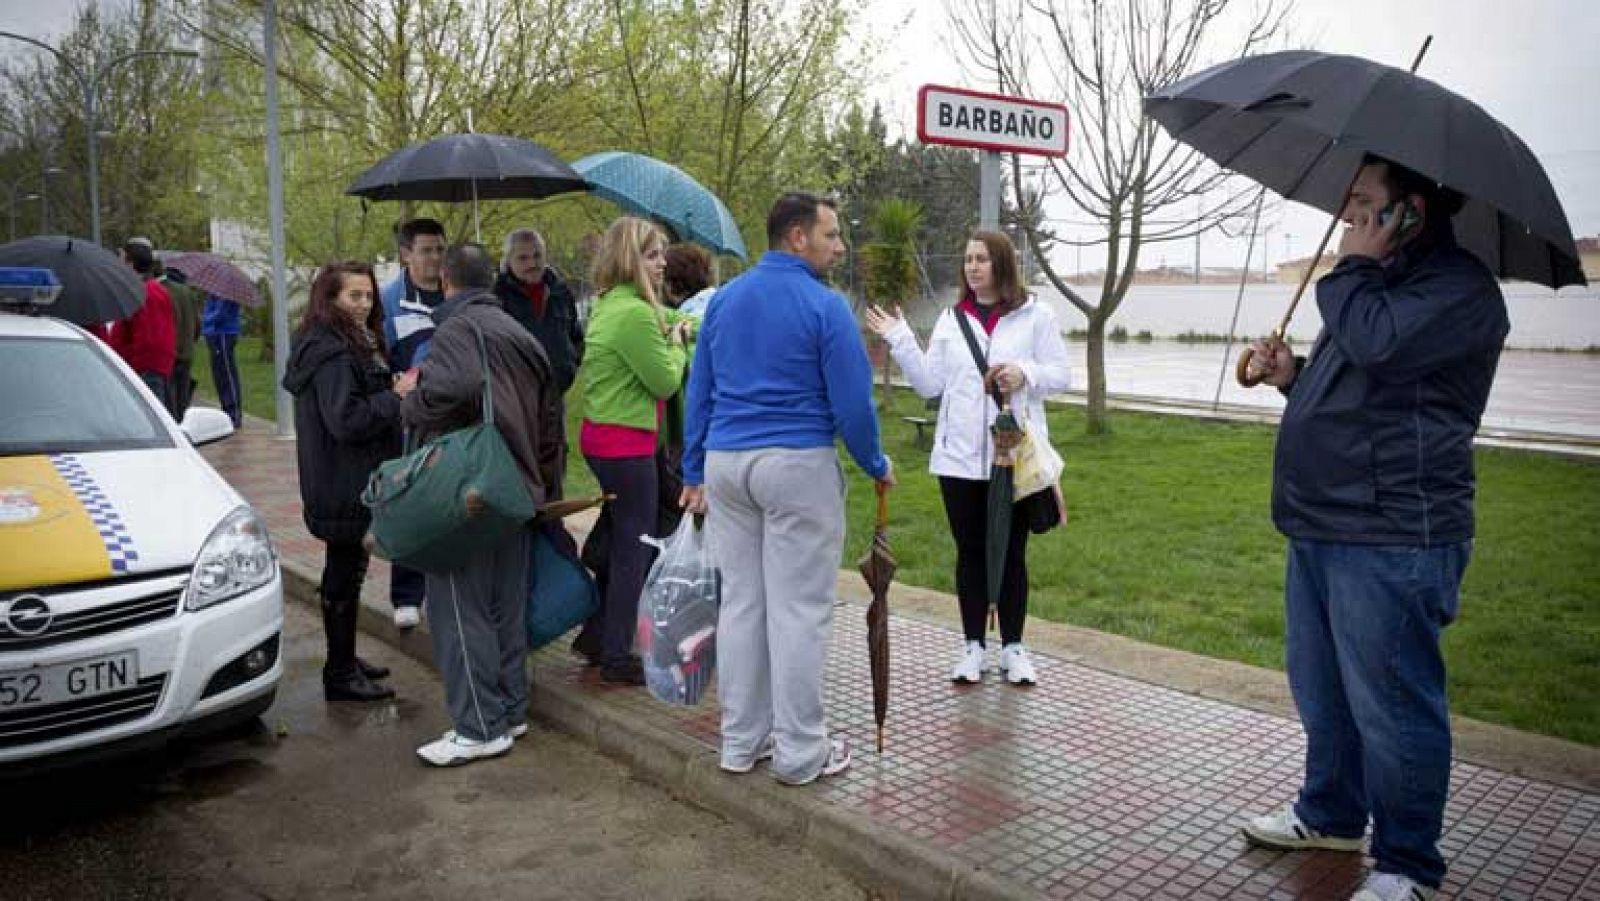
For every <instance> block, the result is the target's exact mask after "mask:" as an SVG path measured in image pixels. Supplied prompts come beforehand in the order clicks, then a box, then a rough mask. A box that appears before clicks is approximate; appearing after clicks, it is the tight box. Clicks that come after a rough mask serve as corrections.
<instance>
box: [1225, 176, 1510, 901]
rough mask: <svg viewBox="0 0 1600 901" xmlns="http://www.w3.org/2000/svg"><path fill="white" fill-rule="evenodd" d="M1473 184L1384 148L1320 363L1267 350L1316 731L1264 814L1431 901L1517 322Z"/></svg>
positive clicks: (1336, 279)
mask: <svg viewBox="0 0 1600 901" xmlns="http://www.w3.org/2000/svg"><path fill="white" fill-rule="evenodd" d="M1460 206H1461V198H1460V196H1459V195H1457V194H1456V193H1455V192H1453V191H1450V190H1449V189H1448V188H1444V187H1442V186H1439V185H1436V184H1435V183H1433V182H1432V181H1431V180H1429V179H1426V178H1423V177H1421V176H1419V175H1417V174H1416V173H1414V172H1411V171H1409V170H1407V169H1404V168H1402V167H1400V166H1398V165H1395V164H1393V163H1388V162H1385V161H1383V160H1379V159H1375V158H1369V159H1368V161H1367V164H1366V165H1364V166H1363V167H1362V169H1361V172H1360V175H1359V177H1358V178H1357V180H1356V182H1355V187H1354V189H1353V191H1352V193H1351V195H1350V201H1349V204H1348V205H1347V206H1346V207H1345V209H1344V212H1343V214H1342V218H1343V219H1344V220H1345V221H1346V222H1347V223H1348V227H1347V228H1346V230H1345V233H1344V237H1343V239H1342V240H1341V241H1340V244H1339V256H1340V259H1339V262H1338V264H1337V265H1336V266H1334V268H1333V271H1332V272H1330V273H1328V275H1326V276H1324V277H1323V278H1322V279H1321V281H1319V282H1318V283H1317V306H1318V308H1319V309H1320V310H1321V312H1322V320H1323V329H1322V333H1321V334H1320V335H1319V336H1318V337H1317V341H1316V344H1315V345H1314V346H1313V347H1312V350H1311V355H1310V357H1309V359H1307V358H1300V357H1295V356H1294V355H1293V354H1291V353H1290V351H1289V349H1288V348H1287V346H1285V345H1284V344H1283V343H1282V342H1281V341H1271V340H1269V341H1262V342H1258V343H1257V344H1256V346H1255V351H1256V355H1257V359H1259V360H1261V361H1263V369H1262V370H1261V371H1262V372H1263V373H1264V374H1265V379H1264V380H1265V381H1266V382H1267V383H1268V384H1271V385H1275V386H1277V387H1278V388H1279V389H1280V390H1282V391H1283V392H1284V394H1285V395H1287V397H1288V405H1287V407H1286V408H1285V410H1284V412H1283V420H1282V423H1281V425H1280V426H1279V430H1278V444H1277V451H1276V459H1275V464H1274V469H1273V482H1272V517H1273V521H1274V523H1275V524H1276V525H1277V527H1278V529H1279V531H1281V532H1283V533H1284V535H1286V536H1287V537H1288V538H1289V564H1288V576H1287V589H1286V600H1287V620H1288V635H1287V641H1286V646H1287V657H1288V671H1289V685H1290V688H1291V689H1292V691H1293V693H1294V699H1295V706H1296V707H1297V708H1298V709H1299V712H1300V719H1301V722H1302V723H1303V725H1304V726H1305V731H1306V742H1307V748H1306V775H1305V783H1304V785H1303V786H1302V787H1301V789H1300V795H1299V798H1298V799H1297V800H1296V801H1295V802H1294V803H1293V804H1290V805H1289V806H1287V807H1286V808H1285V809H1283V810H1282V811H1279V812H1278V813H1275V814H1270V815H1267V816H1262V817H1258V818H1256V819H1253V820H1251V821H1250V822H1249V823H1248V824H1247V825H1246V826H1245V827H1244V832H1245V835H1246V836H1247V837H1249V838H1250V839H1251V840H1252V841H1254V842H1256V843H1258V844H1262V845H1266V846H1269V847H1273V848H1279V849H1288V850H1293V849H1300V848H1327V849H1335V850H1346V851H1359V850H1360V849H1361V844H1362V837H1363V835H1364V834H1365V832H1366V827H1367V820H1368V818H1371V820H1372V822H1373V833H1372V847H1371V853H1372V857H1373V859H1374V861H1375V864H1376V865H1375V872H1373V873H1372V874H1371V875H1370V876H1369V878H1368V879H1367V882H1366V885H1365V886H1364V887H1363V888H1362V889H1361V891H1360V892H1358V893H1357V894H1356V895H1355V898H1356V899H1359V901H1400V899H1405V901H1427V899H1430V898H1432V897H1433V895H1434V893H1435V892H1436V891H1437V889H1438V887H1439V884H1440V883H1441V881H1442V880H1443V877H1444V872H1445V866H1444V860H1443V858H1442V857H1441V856H1440V854H1439V849H1438V840H1439V834H1440V829H1441V820H1442V818H1443V814H1444V805H1445V798H1446V795H1447V793H1448V790H1449V784H1450V711H1449V707H1448V703H1447V701H1446V698H1445V672H1444V659H1443V656H1442V655H1441V654H1440V650H1439V637H1440V634H1441V633H1442V632H1443V630H1444V628H1445V627H1446V626H1447V625H1449V624H1450V622H1451V621H1452V620H1454V619H1455V616H1456V611H1457V605H1458V600H1459V593H1460V587H1461V578H1462V575H1463V574H1464V573H1465V572H1466V568H1467V560H1468V558H1469V556H1470V555H1471V552H1472V537H1473V509H1472V501H1473V492H1474V477H1473V467H1472V440H1473V436H1474V435H1475V434H1476V433H1477V430H1478V423H1479V421H1480V420H1481V419H1482V416H1483V410H1484V406H1485V405H1486V404H1487V403H1488V400H1489V387H1490V384H1491V383H1492V382H1493V381H1494V372H1495V366H1496V364H1497V363H1498V361H1499V358H1500V349H1501V346H1502V345H1503V344H1504V342H1505V338H1506V334H1507V333H1508V332H1509V331H1510V323H1509V320H1508V319H1507V318H1506V308H1505V301H1504V299H1503V298H1502V297H1501V294H1500V286H1499V284H1498V282H1496V280H1495V278H1494V276H1493V275H1492V274H1491V273H1490V271H1489V270H1488V269H1487V268H1486V267H1485V266H1484V265H1483V263H1481V262H1479V261H1478V259H1477V258H1476V257H1474V256H1473V255H1472V254H1470V253H1468V252H1467V251H1465V250H1463V249H1462V248H1461V247H1459V246H1458V245H1457V244H1456V242H1455V237H1454V233H1453V231H1452V229H1451V226H1450V217H1451V216H1452V215H1454V214H1455V212H1456V211H1457V210H1459V209H1460Z"/></svg>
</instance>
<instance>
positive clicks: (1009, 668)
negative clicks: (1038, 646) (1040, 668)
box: [1000, 644, 1039, 685]
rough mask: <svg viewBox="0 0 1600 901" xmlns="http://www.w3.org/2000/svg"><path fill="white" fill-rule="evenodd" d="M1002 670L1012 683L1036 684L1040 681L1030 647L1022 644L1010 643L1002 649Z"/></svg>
mask: <svg viewBox="0 0 1600 901" xmlns="http://www.w3.org/2000/svg"><path fill="white" fill-rule="evenodd" d="M1000 672H1001V673H1002V674H1004V675H1005V677H1006V681H1007V682H1010V683H1011V684H1012V685H1034V684H1036V683H1038V681H1039V678H1038V677H1037V676H1035V675H1034V673H1033V660H1032V659H1031V658H1030V657H1029V656H1028V649H1027V648H1025V647H1023V646H1022V645H1020V644H1008V645H1006V646H1005V647H1003V648H1001V649H1000Z"/></svg>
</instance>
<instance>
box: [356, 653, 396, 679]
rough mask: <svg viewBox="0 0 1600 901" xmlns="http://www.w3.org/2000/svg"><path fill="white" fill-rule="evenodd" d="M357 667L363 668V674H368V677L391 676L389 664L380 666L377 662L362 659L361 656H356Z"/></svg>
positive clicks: (384, 677) (385, 677)
mask: <svg viewBox="0 0 1600 901" xmlns="http://www.w3.org/2000/svg"><path fill="white" fill-rule="evenodd" d="M356 669H359V670H361V675H363V676H366V677H367V678H368V679H387V678H389V668H388V667H387V666H379V665H377V664H376V663H368V662H367V661H365V660H362V659H361V658H360V657H357V658H356Z"/></svg>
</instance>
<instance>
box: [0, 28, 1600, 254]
mask: <svg viewBox="0 0 1600 901" xmlns="http://www.w3.org/2000/svg"><path fill="white" fill-rule="evenodd" d="M85 2H92V0H76V2H40V0H0V30H7V31H16V32H20V33H22V34H27V35H30V36H35V37H40V38H42V39H49V38H53V37H55V36H57V35H59V33H60V32H62V31H63V30H65V29H66V28H67V27H69V26H70V25H71V22H72V17H73V14H74V11H75V10H76V9H77V8H78V7H80V6H82V5H83V3H85ZM98 2H101V3H102V4H104V5H108V6H109V5H114V4H116V3H117V0H98ZM1241 2H1248V0H1241ZM1293 25H1294V29H1295V33H1296V34H1297V35H1299V36H1300V37H1301V39H1302V40H1303V41H1304V43H1306V44H1307V45H1309V46H1312V47H1314V48H1316V49H1319V50H1327V51H1331V52H1338V53H1352V54H1356V55H1359V56H1366V57H1369V58H1372V59H1378V60H1383V61H1387V62H1390V63H1392V64H1395V65H1401V66H1404V65H1408V64H1409V63H1410V61H1411V57H1412V56H1413V55H1414V54H1415V52H1416V48H1417V47H1418V45H1419V44H1420V43H1421V41H1422V38H1423V36H1424V35H1427V34H1429V33H1431V34H1433V35H1434V44H1433V48H1432V49H1431V50H1430V51H1429V55H1428V58H1427V60H1426V61H1425V62H1424V63H1423V67H1422V73H1423V74H1425V75H1427V76H1428V77H1429V78H1432V79H1434V80H1436V81H1439V82H1440V83H1442V84H1445V85H1447V86H1449V87H1450V88H1452V89H1454V90H1456V91H1458V92H1459V93H1461V94H1463V95H1465V96H1467V97H1470V98H1472V99H1473V100H1475V101H1477V102H1478V103H1479V104H1480V105H1482V106H1483V107H1484V108H1485V109H1487V110H1489V111H1490V112H1491V113H1493V114H1494V115H1495V116H1496V117H1498V118H1499V119H1500V120H1501V121H1502V122H1505V123H1506V124H1507V125H1508V126H1510V127H1511V128H1512V129H1513V130H1514V131H1516V132H1517V134H1519V135H1521V136H1522V138H1523V140H1525V141H1527V142H1528V144H1529V146H1531V147H1532V148H1533V149H1534V152H1535V153H1536V154H1538V156H1539V158H1540V159H1541V160H1542V161H1543V162H1544V165H1545V169H1546V171H1547V172H1549V174H1550V179H1551V181H1552V182H1553V183H1554V184H1555V188H1556V192H1557V194H1558V195H1559V196H1560V197H1561V199H1562V202H1563V204H1564V205H1565V207H1566V210H1567V216H1568V218H1569V220H1570V221H1571V223H1572V227H1573V231H1574V233H1576V234H1578V235H1594V234H1600V111H1597V109H1600V105H1597V103H1596V101H1595V92H1596V91H1600V54H1596V53H1595V49H1594V38H1593V36H1594V35H1597V34H1600V3H1595V2H1591V0H1406V2H1395V0H1298V3H1297V6H1296V14H1295V16H1294V19H1293ZM864 26H865V27H864V29H863V31H862V33H863V34H869V33H870V34H872V35H874V36H875V37H877V38H879V39H884V38H888V40H886V41H885V45H886V46H885V47H884V50H883V52H882V53H881V54H880V55H879V56H878V57H877V67H878V69H879V71H878V72H876V73H873V75H874V76H875V77H874V78H873V83H874V84H875V85H877V87H875V88H873V89H872V92H871V94H870V96H871V98H872V99H874V100H878V101H880V102H882V103H883V105H884V108H885V110H886V111H887V112H888V114H889V116H890V121H891V123H892V125H891V127H892V128H898V129H899V130H901V131H902V132H903V133H905V134H908V135H911V134H914V132H915V130H916V121H915V108H914V102H913V98H914V95H915V93H916V89H917V87H918V86H919V85H922V84H925V83H929V82H934V83H942V84H955V85H962V84H966V83H967V82H966V79H964V78H963V77H962V75H961V71H960V67H959V66H958V64H957V63H956V61H955V60H954V59H953V58H952V56H951V54H950V52H949V51H948V50H947V49H946V48H945V41H944V35H945V34H946V33H947V31H948V29H947V28H946V25H945V12H944V4H943V3H942V2H937V0H875V2H872V3H871V4H870V5H869V7H868V11H867V14H866V22H865V23H864ZM18 52H26V48H23V47H22V46H21V45H18V44H14V43H12V42H0V54H5V55H7V56H9V55H11V54H14V53H18ZM968 86H969V87H976V88H983V87H987V86H985V85H970V84H969V85H968ZM1040 99H1054V98H1040ZM976 202H977V201H976V199H974V201H973V203H974V205H976ZM1050 214H1051V215H1053V216H1058V217H1062V218H1070V217H1072V216H1073V215H1074V212H1073V211H1072V210H1071V209H1070V208H1068V207H1066V206H1065V205H1060V206H1059V207H1058V208H1052V209H1051V210H1050ZM1326 227H1327V218H1326V217H1325V216H1323V215H1322V214H1321V213H1317V212H1315V211H1312V210H1307V209H1305V208H1302V207H1291V208H1290V209H1289V210H1287V211H1286V212H1285V214H1284V221H1283V223H1282V224H1281V225H1279V226H1278V228H1277V229H1276V230H1275V231H1274V232H1272V233H1269V234H1268V236H1267V240H1266V242H1265V247H1266V251H1267V254H1268V256H1267V258H1268V260H1270V261H1276V260H1277V259H1279V258H1281V257H1283V256H1284V254H1285V252H1286V251H1291V252H1292V253H1293V254H1294V255H1296V256H1300V255H1304V254H1306V253H1309V252H1310V250H1311V244H1312V242H1314V241H1315V240H1316V239H1317V238H1319V237H1320V236H1321V234H1322V231H1323V230H1324V229H1325V228H1326ZM1286 234H1292V235H1293V236H1294V237H1293V241H1292V245H1288V244H1286V241H1285V237H1284V236H1285V235H1286ZM1257 254H1258V255H1257V259H1258V260H1259V259H1260V256H1259V254H1260V250H1259V249H1258V251H1257ZM1243 255H1244V247H1243V242H1242V241H1232V242H1230V241H1227V240H1225V239H1216V240H1210V239H1208V241H1207V242H1206V244H1205V246H1204V247H1203V248H1202V258H1203V260H1204V262H1206V263H1207V264H1216V265H1229V264H1231V265H1237V264H1238V263H1239V262H1240V261H1242V259H1243ZM1084 257H1085V260H1084V264H1085V266H1086V267H1088V268H1093V267H1091V266H1090V263H1089V258H1090V254H1088V253H1087V252H1086V253H1085V254H1084ZM1163 258H1165V259H1166V260H1167V261H1168V262H1169V263H1172V264H1174V265H1180V264H1184V263H1187V262H1188V261H1190V260H1192V258H1193V245H1192V243H1189V244H1185V245H1182V246H1179V245H1169V246H1167V247H1164V248H1158V249H1155V250H1153V251H1152V254H1151V258H1150V262H1151V263H1152V264H1155V263H1157V262H1160V261H1161V259H1163Z"/></svg>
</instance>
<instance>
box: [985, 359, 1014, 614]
mask: <svg viewBox="0 0 1600 901" xmlns="http://www.w3.org/2000/svg"><path fill="white" fill-rule="evenodd" d="M984 381H985V382H986V383H988V387H989V390H990V392H991V393H992V394H993V395H994V397H995V403H997V404H999V405H1000V412H999V413H997V414H995V417H994V423H993V424H991V425H990V426H989V435H990V437H991V438H992V439H993V440H994V462H993V463H992V464H991V465H990V467H989V498H988V500H989V503H988V508H987V516H988V518H987V520H986V522H985V524H984V535H983V538H984V549H983V562H984V575H985V576H986V577H987V578H986V586H987V588H988V590H989V605H990V607H997V606H998V605H999V603H1000V586H1001V584H1002V583H1004V582H1005V576H1006V555H1007V553H1008V552H1009V549H1010V546H1011V517H1012V515H1013V513H1014V510H1013V508H1014V507H1015V505H1016V502H1017V490H1016V459H1015V457H1014V454H1015V452H1016V449H1017V445H1019V444H1021V443H1022V439H1023V433H1022V426H1021V425H1020V424H1018V423H1017V417H1016V414H1014V413H1012V412H1011V398H1010V397H1008V396H1006V395H1005V394H1002V393H1001V392H1000V390H999V389H998V388H997V387H995V385H994V381H993V380H992V379H991V378H989V377H987V376H985V377H984Z"/></svg>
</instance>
